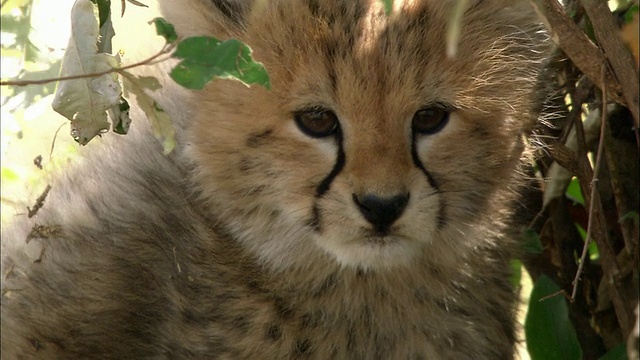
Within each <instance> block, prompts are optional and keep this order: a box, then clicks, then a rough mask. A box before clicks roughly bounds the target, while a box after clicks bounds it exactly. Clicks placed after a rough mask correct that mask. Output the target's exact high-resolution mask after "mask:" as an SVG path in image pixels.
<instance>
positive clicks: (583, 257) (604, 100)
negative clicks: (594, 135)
mask: <svg viewBox="0 0 640 360" xmlns="http://www.w3.org/2000/svg"><path fill="white" fill-rule="evenodd" d="M606 73H607V64H606V63H604V64H602V81H604V78H605V76H606ZM600 111H601V118H600V140H599V143H598V150H597V154H596V163H595V164H594V165H593V177H592V178H591V184H590V185H591V201H590V203H589V218H588V219H589V220H588V221H589V223H588V224H587V235H586V236H585V239H584V246H583V247H582V254H581V255H580V263H579V264H578V270H576V276H575V278H574V279H573V290H572V291H571V302H574V301H575V299H576V294H577V293H578V282H579V281H580V275H581V274H582V270H583V268H584V262H585V260H586V259H587V253H588V252H589V251H588V249H589V243H590V242H591V232H592V231H591V230H592V228H593V226H592V225H593V224H592V219H593V212H594V204H595V202H596V201H600V199H597V198H596V197H597V193H598V191H597V189H596V183H597V182H598V170H599V169H600V161H601V160H602V152H603V147H604V134H605V130H606V126H607V88H606V86H603V87H602V109H601V110H600Z"/></svg>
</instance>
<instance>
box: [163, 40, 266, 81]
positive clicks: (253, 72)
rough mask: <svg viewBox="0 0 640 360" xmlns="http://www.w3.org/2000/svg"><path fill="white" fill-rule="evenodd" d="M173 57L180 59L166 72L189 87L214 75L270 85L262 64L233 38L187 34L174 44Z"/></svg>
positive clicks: (243, 45) (247, 48) (210, 78)
mask: <svg viewBox="0 0 640 360" xmlns="http://www.w3.org/2000/svg"><path fill="white" fill-rule="evenodd" d="M173 57H175V58H178V59H183V60H182V61H181V62H180V63H179V64H178V65H177V66H176V67H175V68H173V70H171V73H170V76H171V78H172V79H173V80H174V81H175V82H177V83H178V84H180V85H182V86H184V87H186V88H189V89H202V88H204V86H205V85H206V84H207V83H208V82H209V81H211V80H212V79H213V78H215V77H218V78H226V79H236V80H239V81H241V82H242V83H243V84H245V85H247V86H248V85H250V84H258V85H261V86H264V87H265V88H267V89H270V88H271V85H270V83H269V75H268V74H267V71H266V70H265V68H264V66H263V65H262V64H261V63H259V62H255V61H253V59H252V58H251V49H250V48H249V47H248V46H247V45H245V44H243V43H242V42H240V41H238V40H235V39H229V40H226V41H222V42H221V41H220V40H218V39H215V38H212V37H205V36H200V37H191V38H187V39H184V40H183V41H181V42H180V43H179V44H178V47H177V49H176V51H175V52H174V53H173Z"/></svg>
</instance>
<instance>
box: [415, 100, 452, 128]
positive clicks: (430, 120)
mask: <svg viewBox="0 0 640 360" xmlns="http://www.w3.org/2000/svg"><path fill="white" fill-rule="evenodd" d="M448 120H449V110H447V109H445V108H443V107H439V106H434V107H428V108H423V109H420V110H418V111H416V113H415V114H413V120H412V123H411V127H412V128H413V132H414V134H424V135H429V134H434V133H437V132H438V131H440V130H442V128H443V127H444V126H445V125H446V124H447V121H448Z"/></svg>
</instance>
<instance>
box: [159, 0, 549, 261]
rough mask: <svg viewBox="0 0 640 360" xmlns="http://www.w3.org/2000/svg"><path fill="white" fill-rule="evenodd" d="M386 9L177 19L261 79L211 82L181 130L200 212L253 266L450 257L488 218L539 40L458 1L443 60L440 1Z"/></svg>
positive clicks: (259, 8) (493, 9)
mask: <svg viewBox="0 0 640 360" xmlns="http://www.w3.org/2000/svg"><path fill="white" fill-rule="evenodd" d="M396 3H400V4H396V8H395V10H394V12H393V13H392V14H391V15H389V16H387V15H385V14H384V12H383V10H382V8H381V4H380V2H379V1H375V0H372V1H360V0H358V1H303V0H287V1H284V0H283V1H266V2H260V3H258V4H257V5H255V6H254V7H253V8H251V6H250V5H237V6H235V7H231V8H237V9H235V11H237V13H235V14H232V16H227V15H224V14H218V13H216V10H215V6H213V5H209V8H208V9H209V10H208V11H210V12H211V14H213V15H210V14H209V15H201V17H200V18H197V17H194V19H193V21H194V22H197V21H201V22H202V27H203V28H202V29H200V33H206V34H209V35H214V36H219V37H226V36H233V37H239V38H240V39H241V40H243V41H245V42H246V43H248V44H249V46H251V47H252V49H253V50H254V57H255V58H256V59H257V60H258V61H261V62H262V63H263V64H264V65H265V67H266V69H267V71H268V72H269V75H270V78H271V86H272V89H271V91H267V90H265V89H263V88H260V87H256V86H254V87H251V88H248V87H246V86H244V85H242V84H240V83H238V82H233V81H227V80H218V81H216V82H214V83H212V84H211V85H210V86H208V87H207V88H206V89H205V90H204V91H202V92H200V93H198V94H196V95H194V98H193V99H192V101H193V105H192V107H193V108H194V109H195V118H194V119H193V123H192V124H191V125H189V130H188V131H189V137H190V150H189V151H190V152H191V154H192V155H193V157H194V159H195V161H196V165H197V167H196V170H195V172H194V179H195V181H196V183H197V184H198V186H199V188H200V190H202V193H203V194H204V196H205V197H206V198H207V199H208V200H209V201H210V202H211V203H212V205H213V207H212V208H213V210H214V212H215V216H216V217H217V219H218V220H219V222H220V224H221V225H222V226H223V227H224V228H225V229H226V231H228V232H229V233H231V234H232V235H233V236H234V237H235V238H237V239H238V240H239V241H240V242H241V243H242V244H244V245H245V246H247V247H248V248H250V249H251V251H253V252H254V253H255V254H257V256H258V257H260V258H261V259H263V260H264V261H265V262H266V263H268V264H271V265H273V266H275V267H286V266H289V265H295V264H298V265H304V264H305V263H309V262H314V261H317V260H318V259H324V260H326V259H330V260H331V261H334V260H335V261H337V262H339V263H341V264H343V265H346V266H359V267H364V268H385V267H394V266H405V265H407V264H410V263H412V262H414V261H434V262H451V261H455V259H456V258H457V257H458V256H459V254H461V253H464V252H465V251H466V250H467V249H470V248H472V247H475V246H481V245H482V242H483V241H488V240H487V239H486V238H485V237H486V232H487V231H489V230H491V228H492V227H493V226H494V225H493V224H491V223H490V222H492V221H496V220H495V219H499V215H500V214H499V213H500V212H501V211H502V210H503V209H502V206H503V205H504V203H503V199H504V198H505V196H506V195H505V194H507V193H508V189H507V186H508V184H509V182H510V179H511V177H512V175H511V174H512V172H513V171H514V169H515V167H516V165H517V162H518V159H519V158H520V155H521V152H522V147H523V146H522V140H521V139H522V133H523V132H524V129H525V127H526V126H528V124H529V123H530V122H531V120H532V118H533V115H532V114H531V113H530V110H531V108H532V104H531V99H532V95H531V92H532V91H533V87H534V80H535V77H536V74H537V72H538V70H539V68H540V63H541V60H542V57H543V56H544V53H543V52H544V45H543V42H544V34H542V33H541V31H540V28H539V26H538V24H537V23H536V22H535V18H534V17H533V15H532V14H531V13H532V11H531V9H529V8H528V1H493V0H486V1H475V2H474V1H472V2H471V5H470V6H469V8H468V9H467V11H466V12H465V14H464V16H463V21H462V29H461V37H460V40H459V42H458V48H457V53H456V55H455V56H453V57H448V56H447V55H446V48H447V42H446V40H445V37H446V28H447V19H448V18H449V17H450V16H451V15H450V9H452V8H453V7H452V3H451V2H448V1H442V0H437V1H435V0H434V1H418V0H416V1H407V2H401V1H398V0H396ZM234 4H235V2H234ZM243 6H244V7H243ZM166 7H168V8H171V5H165V8H166ZM169 10H170V9H169ZM169 12H170V11H169ZM226 12H227V13H228V12H229V8H227V10H226ZM197 19H200V20H197ZM192 27H193V26H192ZM192 32H194V34H196V33H197V30H192ZM495 226H497V225H495ZM478 229H482V230H478ZM480 231H482V232H483V233H485V234H483V237H479V236H477V235H476V234H477V233H479V232H480ZM425 259H426V260H425Z"/></svg>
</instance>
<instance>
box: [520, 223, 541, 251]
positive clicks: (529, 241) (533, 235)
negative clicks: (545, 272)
mask: <svg viewBox="0 0 640 360" xmlns="http://www.w3.org/2000/svg"><path fill="white" fill-rule="evenodd" d="M522 236H523V238H524V243H523V244H522V247H523V249H524V251H525V252H527V253H529V254H541V253H542V243H541V242H540V235H538V233H537V232H535V230H533V229H526V230H525V231H524V233H523V234H522Z"/></svg>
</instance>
